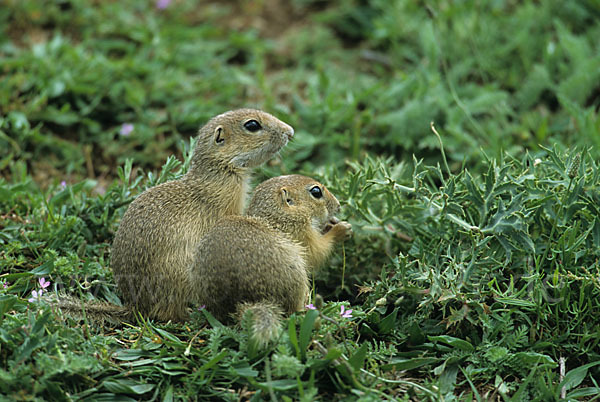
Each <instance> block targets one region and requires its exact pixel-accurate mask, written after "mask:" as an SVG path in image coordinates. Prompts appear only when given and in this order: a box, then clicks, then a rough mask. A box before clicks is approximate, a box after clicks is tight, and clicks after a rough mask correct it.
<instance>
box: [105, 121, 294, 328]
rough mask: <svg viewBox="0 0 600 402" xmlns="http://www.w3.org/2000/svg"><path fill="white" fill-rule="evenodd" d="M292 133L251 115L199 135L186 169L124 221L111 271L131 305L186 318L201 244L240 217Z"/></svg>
mask: <svg viewBox="0 0 600 402" xmlns="http://www.w3.org/2000/svg"><path fill="white" fill-rule="evenodd" d="M293 134H294V130H293V128H292V127H290V126H289V125H287V124H286V123H284V122H282V121H280V120H278V119H277V118H275V117H273V116H272V115H270V114H268V113H265V112H262V111H259V110H253V109H239V110H233V111H229V112H227V113H223V114H221V115H218V116H216V117H214V118H212V119H211V120H210V121H209V122H208V123H206V125H204V126H203V127H202V128H201V129H200V131H199V133H198V137H197V143H196V147H195V149H194V153H193V155H192V159H191V165H190V169H189V171H188V172H187V173H186V174H185V175H184V176H183V177H182V178H181V179H179V180H173V181H169V182H167V183H163V184H160V185H158V186H156V187H152V188H150V189H148V190H146V191H144V192H143V193H142V194H141V195H140V196H139V197H138V198H137V199H136V200H135V201H134V202H132V203H131V205H130V206H129V208H128V209H127V212H126V213H125V215H124V216H123V219H122V220H121V224H120V226H119V229H118V231H117V234H116V235H115V239H114V242H113V247H112V256H111V267H112V269H113V272H114V274H115V278H116V281H117V285H118V287H119V288H120V290H121V294H122V297H123V301H124V302H125V304H126V305H127V306H128V307H132V308H133V309H135V310H137V311H140V312H141V313H143V314H144V315H145V316H146V317H148V318H154V319H157V320H161V321H167V320H174V321H182V320H185V319H186V318H187V306H188V303H189V302H190V301H191V300H192V298H193V293H194V292H195V290H194V289H193V287H192V286H191V279H190V263H191V262H192V261H193V257H194V252H195V250H196V248H197V245H198V243H199V242H200V239H201V238H202V237H203V236H204V235H205V234H206V233H207V232H208V231H209V230H210V229H211V228H212V227H213V226H214V225H215V223H216V222H217V221H218V220H219V219H220V218H222V217H224V216H228V215H239V214H241V213H242V212H243V209H244V206H245V201H246V198H247V194H246V193H247V188H248V181H249V179H250V173H251V172H250V170H251V168H253V167H256V166H259V165H261V164H262V163H264V162H265V161H267V160H268V159H269V158H271V157H272V156H273V155H274V154H276V153H277V152H278V151H279V150H280V149H281V148H282V147H283V146H285V145H286V144H287V142H288V141H289V140H290V138H291V137H292V136H293Z"/></svg>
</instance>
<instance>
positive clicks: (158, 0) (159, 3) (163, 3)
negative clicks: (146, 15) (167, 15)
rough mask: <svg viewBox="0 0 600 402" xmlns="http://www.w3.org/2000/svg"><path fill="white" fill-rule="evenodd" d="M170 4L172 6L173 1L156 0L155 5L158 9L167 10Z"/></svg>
mask: <svg viewBox="0 0 600 402" xmlns="http://www.w3.org/2000/svg"><path fill="white" fill-rule="evenodd" d="M169 4H171V0H156V2H155V3H154V5H155V6H156V8H158V9H159V10H164V9H165V8H167V7H169Z"/></svg>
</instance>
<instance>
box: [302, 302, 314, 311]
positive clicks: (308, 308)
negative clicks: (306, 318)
mask: <svg viewBox="0 0 600 402" xmlns="http://www.w3.org/2000/svg"><path fill="white" fill-rule="evenodd" d="M304 307H306V309H307V310H316V309H317V308H316V307H315V306H314V305H313V304H312V303H310V304H307V305H306V306H304Z"/></svg>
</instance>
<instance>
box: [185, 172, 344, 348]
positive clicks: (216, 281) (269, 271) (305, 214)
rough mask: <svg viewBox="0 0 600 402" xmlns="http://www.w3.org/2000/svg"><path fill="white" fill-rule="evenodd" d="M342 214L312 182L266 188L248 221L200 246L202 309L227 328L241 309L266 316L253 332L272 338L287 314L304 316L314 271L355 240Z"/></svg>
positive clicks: (227, 221)
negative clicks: (338, 246)
mask: <svg viewBox="0 0 600 402" xmlns="http://www.w3.org/2000/svg"><path fill="white" fill-rule="evenodd" d="M339 208H340V203H339V202H338V200H337V199H336V198H335V197H334V196H333V195H332V194H331V193H330V192H329V191H328V190H327V189H326V188H325V186H323V185H322V184H321V183H319V182H317V181H315V180H314V179H311V178H309V177H305V176H300V175H290V176H280V177H275V178H272V179H269V180H267V181H265V182H263V183H262V184H260V185H259V186H257V187H256V189H255V191H254V194H253V196H252V198H251V200H250V203H249V205H248V210H247V214H246V216H228V217H225V218H223V219H221V220H220V221H219V223H218V224H217V225H216V226H215V227H214V228H213V229H212V230H210V231H209V232H208V233H207V235H206V236H205V237H204V238H203V239H202V240H201V241H200V243H199V245H198V249H197V252H196V256H195V258H194V263H193V268H192V283H193V285H194V289H195V291H196V292H197V297H198V299H197V301H198V302H199V303H200V304H203V305H205V306H206V309H207V311H209V312H210V313H212V314H213V315H214V316H215V317H217V318H218V319H220V320H224V321H228V320H230V318H231V315H232V313H235V312H236V309H237V310H238V314H241V313H243V310H248V309H251V310H252V309H253V310H254V314H255V315H256V314H258V315H262V317H259V318H258V319H257V320H255V321H256V325H258V326H259V327H260V328H259V329H255V330H254V331H253V332H254V333H257V334H258V335H257V336H258V337H265V336H264V333H265V332H272V329H273V323H276V324H278V321H279V320H278V317H279V316H280V315H281V312H284V313H287V314H291V313H293V312H295V311H299V310H302V309H303V308H304V305H305V303H306V302H307V300H308V296H309V277H308V273H309V271H310V270H313V269H315V268H317V267H318V265H320V264H321V263H322V262H324V260H325V259H326V258H327V256H328V255H329V254H330V253H331V251H332V248H333V245H334V243H335V242H339V241H343V240H344V239H345V238H346V237H348V236H349V235H350V234H351V226H350V224H349V223H348V222H340V221H339V220H338V219H337V218H336V217H335V216H334V215H335V214H336V213H337V212H338V210H339ZM261 306H262V307H264V308H261ZM240 310H242V311H240ZM277 310H279V311H277ZM269 317H270V318H269ZM265 320H267V321H269V322H267V323H266V324H265ZM266 337H268V336H266Z"/></svg>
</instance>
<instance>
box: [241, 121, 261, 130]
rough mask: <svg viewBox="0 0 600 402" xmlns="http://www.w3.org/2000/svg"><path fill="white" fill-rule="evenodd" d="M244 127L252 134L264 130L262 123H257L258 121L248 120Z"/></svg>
mask: <svg viewBox="0 0 600 402" xmlns="http://www.w3.org/2000/svg"><path fill="white" fill-rule="evenodd" d="M244 127H245V128H246V130H248V131H250V132H252V133H254V132H256V131H258V130H260V129H261V128H262V127H261V126H260V123H259V122H257V121H256V120H248V121H247V122H245V123H244Z"/></svg>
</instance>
